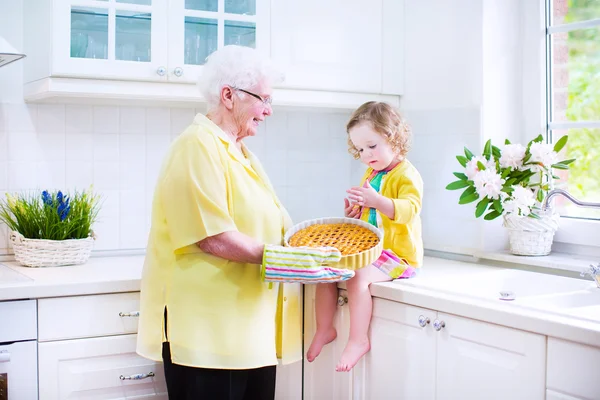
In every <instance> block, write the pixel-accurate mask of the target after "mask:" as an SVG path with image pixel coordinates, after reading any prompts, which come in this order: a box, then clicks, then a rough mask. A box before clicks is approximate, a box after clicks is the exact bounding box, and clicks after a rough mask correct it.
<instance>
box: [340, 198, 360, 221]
mask: <svg viewBox="0 0 600 400" xmlns="http://www.w3.org/2000/svg"><path fill="white" fill-rule="evenodd" d="M359 214H360V207H359V206H358V205H356V204H350V202H349V201H348V199H344V215H345V216H346V217H347V218H358V216H359Z"/></svg>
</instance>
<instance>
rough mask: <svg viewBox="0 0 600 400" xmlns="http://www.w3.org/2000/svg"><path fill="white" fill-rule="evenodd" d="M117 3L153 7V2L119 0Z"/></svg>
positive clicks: (150, 0) (149, 0)
mask: <svg viewBox="0 0 600 400" xmlns="http://www.w3.org/2000/svg"><path fill="white" fill-rule="evenodd" d="M117 3H127V4H140V5H143V6H151V5H152V0H117Z"/></svg>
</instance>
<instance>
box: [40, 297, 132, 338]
mask: <svg viewBox="0 0 600 400" xmlns="http://www.w3.org/2000/svg"><path fill="white" fill-rule="evenodd" d="M139 309H140V293H139V292H131V293H114V294H103V295H94V296H76V297H59V298H52V299H41V300H38V324H39V338H38V340H39V341H40V342H47V341H52V340H63V339H78V338H88V337H97V336H108V335H122V334H127V333H137V325H138V319H139V318H138V317H137V316H136V313H137V312H139Z"/></svg>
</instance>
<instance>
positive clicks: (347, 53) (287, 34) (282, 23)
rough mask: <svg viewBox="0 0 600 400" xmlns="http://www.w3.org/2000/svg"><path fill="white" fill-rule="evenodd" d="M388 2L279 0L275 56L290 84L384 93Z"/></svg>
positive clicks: (275, 6)
mask: <svg viewBox="0 0 600 400" xmlns="http://www.w3.org/2000/svg"><path fill="white" fill-rule="evenodd" d="M382 3H383V1H382V0H328V1H322V0H303V1H296V0H277V1H273V2H272V9H271V24H272V32H273V35H272V38H271V46H272V48H271V56H272V58H273V60H274V61H275V63H276V64H277V65H280V66H281V67H282V68H283V70H284V71H285V76H286V79H285V82H284V86H285V87H289V88H301V89H314V90H334V91H358V92H366V93H380V92H381V88H382V42H383V37H382V31H383V29H382V27H381V24H382V10H383V7H382ZM398 50H399V49H398Z"/></svg>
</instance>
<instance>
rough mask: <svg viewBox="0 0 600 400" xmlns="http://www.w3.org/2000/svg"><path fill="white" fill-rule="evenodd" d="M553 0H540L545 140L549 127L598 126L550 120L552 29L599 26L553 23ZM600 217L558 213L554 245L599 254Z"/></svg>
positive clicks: (597, 21)
mask: <svg viewBox="0 0 600 400" xmlns="http://www.w3.org/2000/svg"><path fill="white" fill-rule="evenodd" d="M553 1H554V0H542V2H543V6H542V10H543V25H544V44H545V48H544V52H543V53H544V65H543V75H544V78H545V87H544V89H545V93H544V95H543V97H542V98H543V99H544V100H545V104H544V131H545V136H546V141H547V142H549V143H550V142H551V141H552V130H559V129H561V130H564V129H575V128H600V120H599V121H576V122H572V121H560V122H552V120H551V118H552V113H553V103H552V101H553V92H552V89H553V74H552V58H553V54H552V53H553V49H552V40H551V35H552V34H554V33H561V32H569V31H573V30H578V29H588V28H595V27H600V18H596V19H592V20H585V21H579V22H573V23H567V24H560V25H552V7H553ZM598 238H600V219H591V218H575V217H568V216H564V217H563V216H561V221H560V227H559V229H558V231H557V232H556V235H555V237H554V242H555V243H556V244H557V246H555V247H556V248H557V250H559V251H561V250H562V251H565V252H571V253H577V254H586V255H590V253H591V254H594V255H600V240H599V239H598Z"/></svg>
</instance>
